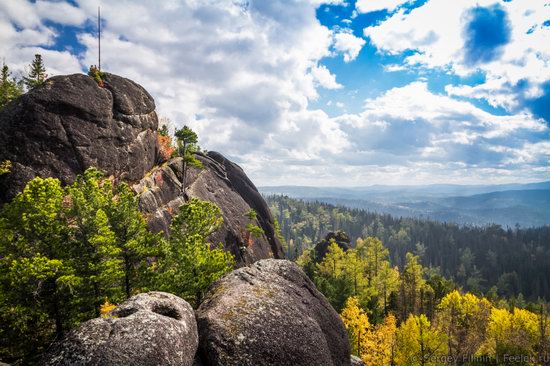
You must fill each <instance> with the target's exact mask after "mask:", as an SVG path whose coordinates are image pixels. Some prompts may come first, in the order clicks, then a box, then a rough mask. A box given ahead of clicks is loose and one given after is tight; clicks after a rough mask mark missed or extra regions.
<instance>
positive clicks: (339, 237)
mask: <svg viewBox="0 0 550 366" xmlns="http://www.w3.org/2000/svg"><path fill="white" fill-rule="evenodd" d="M332 241H334V242H335V243H336V244H338V246H339V247H340V248H342V249H343V250H344V251H346V250H348V249H349V248H350V245H351V244H350V243H351V240H350V238H349V236H348V234H346V233H345V232H343V231H337V232H333V231H331V232H329V233H328V234H327V236H326V237H325V238H324V239H323V240H321V241H320V242H319V243H317V245H315V253H316V257H317V261H319V262H320V261H322V260H323V258H324V257H325V255H326V254H327V250H328V247H329V246H330V243H331V242H332Z"/></svg>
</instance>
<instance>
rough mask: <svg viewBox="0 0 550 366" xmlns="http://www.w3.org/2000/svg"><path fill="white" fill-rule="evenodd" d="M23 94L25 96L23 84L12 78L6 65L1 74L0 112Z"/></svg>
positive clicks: (3, 66)
mask: <svg viewBox="0 0 550 366" xmlns="http://www.w3.org/2000/svg"><path fill="white" fill-rule="evenodd" d="M21 94H23V87H22V85H21V82H20V81H18V80H17V79H16V78H15V77H12V76H11V72H10V70H9V67H8V65H6V64H5V63H4V64H3V65H2V71H1V74H0V110H1V109H2V108H3V107H4V106H5V105H6V104H8V103H9V102H11V101H12V100H14V99H15V98H17V97H19V96H20V95H21Z"/></svg>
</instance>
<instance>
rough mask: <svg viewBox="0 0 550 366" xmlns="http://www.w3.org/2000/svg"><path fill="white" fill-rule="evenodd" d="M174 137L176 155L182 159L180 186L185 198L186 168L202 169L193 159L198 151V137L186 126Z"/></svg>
mask: <svg viewBox="0 0 550 366" xmlns="http://www.w3.org/2000/svg"><path fill="white" fill-rule="evenodd" d="M175 136H176V143H177V152H178V155H179V156H180V157H181V158H182V159H183V169H182V176H181V184H182V194H183V195H184V196H185V189H186V185H187V169H188V167H189V166H194V167H196V168H202V163H201V162H200V161H199V160H198V159H197V158H196V157H195V153H196V152H197V151H198V149H199V148H198V145H197V143H198V136H197V134H196V133H195V132H194V131H193V130H192V129H190V128H189V127H187V126H183V128H181V129H179V130H176V133H175Z"/></svg>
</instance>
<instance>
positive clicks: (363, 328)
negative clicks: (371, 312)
mask: <svg viewBox="0 0 550 366" xmlns="http://www.w3.org/2000/svg"><path fill="white" fill-rule="evenodd" d="M340 316H341V318H342V321H343V322H344V325H345V327H346V329H347V331H348V338H349V342H350V346H351V353H353V354H354V355H356V356H360V353H361V351H362V343H363V342H364V338H365V337H366V335H367V332H368V331H369V328H370V323H369V318H368V316H367V314H366V313H365V311H364V310H363V309H361V308H360V307H359V300H358V299H357V297H355V296H353V297H350V298H348V299H347V301H346V305H345V307H344V309H343V310H342V313H341V314H340Z"/></svg>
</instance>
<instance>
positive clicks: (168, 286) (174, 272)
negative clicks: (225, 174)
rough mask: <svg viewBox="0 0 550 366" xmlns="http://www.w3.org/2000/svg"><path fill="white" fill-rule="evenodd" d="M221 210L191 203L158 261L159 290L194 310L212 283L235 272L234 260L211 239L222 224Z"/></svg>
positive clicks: (177, 219)
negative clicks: (188, 304)
mask: <svg viewBox="0 0 550 366" xmlns="http://www.w3.org/2000/svg"><path fill="white" fill-rule="evenodd" d="M222 222H223V218H222V217H221V211H220V209H219V207H217V206H216V205H214V204H213V203H211V202H206V201H201V200H198V199H195V198H194V199H192V200H190V201H189V202H187V203H186V204H184V205H183V206H181V208H180V213H179V214H178V215H177V216H176V217H174V219H173V221H172V226H171V235H170V238H169V239H168V240H167V241H166V242H165V244H164V248H163V256H162V258H160V259H159V272H160V274H159V276H158V281H159V285H158V287H159V288H160V289H161V290H162V291H168V292H171V293H174V294H176V295H178V296H181V297H183V298H184V299H186V300H187V301H189V302H190V303H191V304H192V305H194V306H195V307H198V305H199V304H200V302H201V300H202V297H203V295H204V292H205V291H206V290H207V288H208V287H209V286H210V284H211V283H212V282H214V281H215V280H217V279H218V278H219V277H221V276H222V275H224V274H225V273H226V272H228V271H230V270H232V269H233V266H234V261H235V259H234V257H233V255H232V254H231V253H229V252H226V251H224V250H223V245H222V244H221V243H220V244H218V245H217V246H216V247H215V248H214V249H211V243H210V242H209V241H208V237H209V236H210V235H211V234H212V233H213V232H214V231H216V230H217V228H218V227H219V226H220V225H221V224H222Z"/></svg>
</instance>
